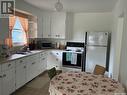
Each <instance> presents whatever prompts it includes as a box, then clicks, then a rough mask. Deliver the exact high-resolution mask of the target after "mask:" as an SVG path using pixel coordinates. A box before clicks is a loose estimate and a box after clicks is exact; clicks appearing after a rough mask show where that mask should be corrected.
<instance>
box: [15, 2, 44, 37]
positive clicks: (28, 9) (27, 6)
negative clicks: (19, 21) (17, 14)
mask: <svg viewBox="0 0 127 95" xmlns="http://www.w3.org/2000/svg"><path fill="white" fill-rule="evenodd" d="M15 1H16V4H15V5H16V8H17V9H20V10H23V11H26V12H29V13H31V14H33V15H35V16H37V18H38V19H37V20H38V23H37V25H38V31H39V32H38V33H41V32H42V14H43V10H41V9H39V8H37V7H34V6H32V5H30V4H28V3H26V2H24V0H15ZM37 35H40V34H37Z"/></svg>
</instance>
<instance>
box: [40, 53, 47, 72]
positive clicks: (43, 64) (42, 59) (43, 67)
mask: <svg viewBox="0 0 127 95" xmlns="http://www.w3.org/2000/svg"><path fill="white" fill-rule="evenodd" d="M40 67H41V72H44V71H45V70H46V69H47V53H46V52H43V53H41V54H40Z"/></svg>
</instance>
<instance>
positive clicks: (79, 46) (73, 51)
mask: <svg viewBox="0 0 127 95" xmlns="http://www.w3.org/2000/svg"><path fill="white" fill-rule="evenodd" d="M83 51H84V43H79V42H67V45H66V51H64V52H63V58H62V60H63V61H62V65H63V67H66V68H76V69H80V71H81V68H82V54H83Z"/></svg>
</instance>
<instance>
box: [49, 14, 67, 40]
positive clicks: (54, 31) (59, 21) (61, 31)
mask: <svg viewBox="0 0 127 95" xmlns="http://www.w3.org/2000/svg"><path fill="white" fill-rule="evenodd" d="M65 20H66V14H65V13H63V12H54V13H52V17H51V37H52V38H58V39H59V38H60V39H64V38H65Z"/></svg>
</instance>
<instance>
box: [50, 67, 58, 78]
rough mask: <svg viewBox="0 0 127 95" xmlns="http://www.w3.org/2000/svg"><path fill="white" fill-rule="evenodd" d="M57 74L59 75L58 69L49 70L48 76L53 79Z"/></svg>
mask: <svg viewBox="0 0 127 95" xmlns="http://www.w3.org/2000/svg"><path fill="white" fill-rule="evenodd" d="M56 74H57V73H56V68H55V67H53V68H51V69H50V70H48V76H49V78H50V79H52V78H53V77H54V76H55V75H56Z"/></svg>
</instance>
